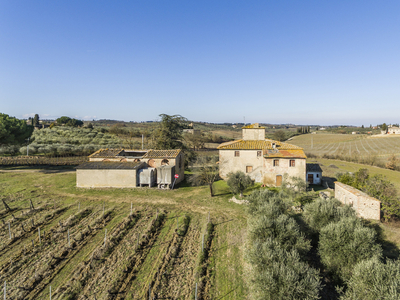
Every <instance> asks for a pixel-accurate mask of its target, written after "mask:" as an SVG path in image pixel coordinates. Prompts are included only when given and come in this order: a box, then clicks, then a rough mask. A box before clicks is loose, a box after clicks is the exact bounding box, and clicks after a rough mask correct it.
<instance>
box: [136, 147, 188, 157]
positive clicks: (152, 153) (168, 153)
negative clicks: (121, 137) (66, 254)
mask: <svg viewBox="0 0 400 300" xmlns="http://www.w3.org/2000/svg"><path fill="white" fill-rule="evenodd" d="M179 153H181V149H174V150H149V152H147V153H146V154H145V155H144V156H143V158H175V157H177V156H178V155H179Z"/></svg>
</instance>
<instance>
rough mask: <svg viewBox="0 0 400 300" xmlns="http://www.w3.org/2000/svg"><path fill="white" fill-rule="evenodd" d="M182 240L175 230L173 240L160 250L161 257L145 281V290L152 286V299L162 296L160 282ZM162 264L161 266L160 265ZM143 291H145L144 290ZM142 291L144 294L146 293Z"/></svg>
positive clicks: (155, 262) (165, 243)
mask: <svg viewBox="0 0 400 300" xmlns="http://www.w3.org/2000/svg"><path fill="white" fill-rule="evenodd" d="M181 240H182V239H181V238H180V236H178V233H177V230H175V234H174V235H173V237H172V239H170V240H169V241H166V242H164V243H163V246H164V247H162V249H159V257H158V258H157V259H156V260H155V261H154V264H153V265H154V266H153V269H152V271H151V272H150V276H149V278H148V279H147V280H145V281H144V282H145V284H144V289H147V286H148V285H150V286H151V287H152V288H151V297H150V298H151V299H153V298H156V299H158V298H159V296H160V290H159V287H160V285H161V284H160V283H161V282H160V280H161V279H162V277H163V274H165V272H166V268H167V266H168V263H169V261H170V260H171V259H172V257H174V256H175V255H176V252H177V250H178V249H179V244H180V241H181ZM162 253H164V254H162ZM160 263H161V265H159V264H160ZM144 289H143V290H144ZM143 290H142V292H144V291H143ZM120 299H121V300H122V299H124V297H122V298H121V296H119V297H117V300H120Z"/></svg>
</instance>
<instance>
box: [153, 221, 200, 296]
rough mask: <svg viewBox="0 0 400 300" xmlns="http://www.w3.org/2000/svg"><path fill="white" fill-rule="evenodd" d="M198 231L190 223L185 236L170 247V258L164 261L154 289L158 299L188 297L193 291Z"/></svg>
mask: <svg viewBox="0 0 400 300" xmlns="http://www.w3.org/2000/svg"><path fill="white" fill-rule="evenodd" d="M199 237H200V231H199V230H198V229H196V228H194V226H193V223H192V224H190V226H189V228H188V229H187V232H186V234H185V236H180V237H178V243H177V244H176V245H174V248H172V253H171V255H170V256H171V258H170V260H169V261H166V262H165V263H164V264H163V265H165V268H164V271H161V272H160V274H162V276H159V281H158V282H155V285H154V286H155V287H154V291H158V295H157V298H158V299H160V298H161V299H189V298H190V295H191V293H192V292H193V286H194V278H195V276H194V272H195V264H196V256H197V253H198V251H199Z"/></svg>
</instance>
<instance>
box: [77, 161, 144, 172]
mask: <svg viewBox="0 0 400 300" xmlns="http://www.w3.org/2000/svg"><path fill="white" fill-rule="evenodd" d="M143 164H144V163H143V162H115V161H91V162H86V163H83V164H80V165H79V166H77V167H76V169H78V170H79V169H80V170H93V169H95V170H115V169H119V170H121V169H122V170H135V169H138V168H139V167H140V166H142V165H143Z"/></svg>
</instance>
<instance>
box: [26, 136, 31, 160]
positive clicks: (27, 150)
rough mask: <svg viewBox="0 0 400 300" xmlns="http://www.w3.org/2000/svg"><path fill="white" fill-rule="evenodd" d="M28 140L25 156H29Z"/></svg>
mask: <svg viewBox="0 0 400 300" xmlns="http://www.w3.org/2000/svg"><path fill="white" fill-rule="evenodd" d="M29 139H30V138H28V144H27V145H26V156H29Z"/></svg>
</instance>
